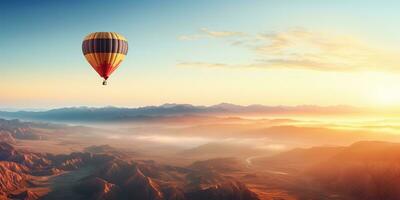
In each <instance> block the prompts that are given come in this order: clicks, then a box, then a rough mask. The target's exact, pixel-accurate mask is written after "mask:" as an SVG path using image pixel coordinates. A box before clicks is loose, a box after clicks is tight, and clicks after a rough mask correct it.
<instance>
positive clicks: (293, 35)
mask: <svg viewBox="0 0 400 200" xmlns="http://www.w3.org/2000/svg"><path fill="white" fill-rule="evenodd" d="M208 32H210V33H214V32H213V31H208ZM232 33H235V32H232ZM237 33H239V32H237ZM214 34H216V33H214ZM219 34H220V35H224V34H222V33H219ZM217 35H218V34H217ZM225 35H226V36H227V35H229V36H231V37H236V36H239V35H235V34H228V33H226V34H225ZM243 35H244V34H243ZM246 36H247V37H236V38H235V41H234V42H232V41H230V43H229V44H231V45H233V46H236V47H242V48H245V49H248V50H249V51H251V52H253V56H254V58H253V60H254V62H252V63H248V64H242V65H236V64H229V63H223V62H222V63H210V62H197V61H196V62H181V63H178V66H194V67H213V68H215V67H226V68H227V67H231V68H265V69H273V68H286V69H287V68H289V69H305V70H314V71H340V72H352V71H398V70H399V69H400V68H399V67H400V57H399V56H398V55H397V54H396V52H395V51H390V50H385V49H382V48H378V47H376V46H373V45H369V44H367V43H366V42H363V41H362V40H360V39H358V38H356V37H352V36H348V35H338V34H332V33H326V32H317V31H309V30H307V29H302V28H296V29H291V30H287V31H283V32H271V33H262V34H257V35H254V36H249V35H246ZM221 37H222V36H221ZM228 42H229V41H228Z"/></svg>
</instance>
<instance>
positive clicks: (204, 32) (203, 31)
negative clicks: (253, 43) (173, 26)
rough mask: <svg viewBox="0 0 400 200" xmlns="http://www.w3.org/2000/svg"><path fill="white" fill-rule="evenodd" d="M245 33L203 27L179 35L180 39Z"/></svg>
mask: <svg viewBox="0 0 400 200" xmlns="http://www.w3.org/2000/svg"><path fill="white" fill-rule="evenodd" d="M243 35H245V34H244V33H242V32H234V31H212V30H209V29H207V28H202V29H200V30H199V33H196V34H192V35H181V36H179V38H178V39H179V40H186V41H189V40H200V39H205V38H227V37H234V36H243Z"/></svg>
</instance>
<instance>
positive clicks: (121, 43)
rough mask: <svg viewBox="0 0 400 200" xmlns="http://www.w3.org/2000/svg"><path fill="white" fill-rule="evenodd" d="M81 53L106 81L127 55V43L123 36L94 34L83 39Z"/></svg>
mask: <svg viewBox="0 0 400 200" xmlns="http://www.w3.org/2000/svg"><path fill="white" fill-rule="evenodd" d="M82 51H83V55H84V56H85V58H86V60H87V61H88V62H89V64H90V65H91V66H92V67H93V69H94V70H96V72H97V73H98V74H99V75H100V76H101V77H102V78H104V81H103V85H106V84H107V79H108V77H110V75H111V74H112V73H113V72H114V71H115V70H116V69H117V68H118V66H119V65H120V64H121V62H122V61H123V60H124V59H125V56H126V54H127V53H128V41H127V40H126V39H125V37H124V36H122V35H120V34H118V33H114V32H95V33H91V34H89V35H88V36H86V37H85V39H84V40H83V43H82Z"/></svg>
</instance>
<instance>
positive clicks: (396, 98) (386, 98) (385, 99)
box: [373, 86, 400, 106]
mask: <svg viewBox="0 0 400 200" xmlns="http://www.w3.org/2000/svg"><path fill="white" fill-rule="evenodd" d="M373 99H375V101H376V104H378V105H381V106H396V105H400V93H399V90H396V89H395V88H393V87H390V86H387V87H383V88H380V89H378V90H376V91H375V93H374V97H373Z"/></svg>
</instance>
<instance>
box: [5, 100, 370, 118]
mask: <svg viewBox="0 0 400 200" xmlns="http://www.w3.org/2000/svg"><path fill="white" fill-rule="evenodd" d="M361 112H364V110H363V109H361V108H357V107H351V106H314V105H302V106H264V105H248V106H241V105H235V104H229V103H221V104H217V105H212V106H195V105H191V104H163V105H160V106H146V107H138V108H122V107H111V106H110V107H101V108H95V107H68V108H58V109H51V110H47V111H17V112H9V111H0V117H3V118H19V119H27V120H48V121H76V122H82V121H83V122H90V121H91V122H95V121H111V122H112V121H144V120H151V119H156V118H162V117H168V116H179V115H233V114H257V115H278V114H316V115H321V114H357V113H361Z"/></svg>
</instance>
